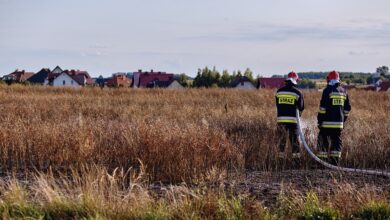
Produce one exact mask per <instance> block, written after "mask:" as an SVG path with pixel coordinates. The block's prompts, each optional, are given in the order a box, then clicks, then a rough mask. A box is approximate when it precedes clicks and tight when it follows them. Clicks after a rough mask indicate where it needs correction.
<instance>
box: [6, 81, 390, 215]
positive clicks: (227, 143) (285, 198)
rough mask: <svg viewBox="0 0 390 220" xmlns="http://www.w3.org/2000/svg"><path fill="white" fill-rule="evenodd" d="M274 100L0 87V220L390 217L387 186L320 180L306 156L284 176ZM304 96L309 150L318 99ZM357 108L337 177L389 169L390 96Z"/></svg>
mask: <svg viewBox="0 0 390 220" xmlns="http://www.w3.org/2000/svg"><path fill="white" fill-rule="evenodd" d="M274 93H275V91H270V90H258V91H237V90H228V89H226V90H225V89H190V90H184V91H168V90H131V89H103V90H101V89H99V88H86V89H77V90H75V89H55V88H45V87H26V86H1V88H0V106H1V111H0V172H1V176H2V180H1V181H0V188H1V190H0V205H1V206H0V211H1V213H2V216H3V218H18V217H20V218H22V217H26V216H28V217H32V218H46V219H58V218H95V219H125V218H128V219H134V218H136V219H139V218H141V219H142V218H152V219H154V218H162V219H178V218H179V219H188V218H195V219H197V218H208V219H215V218H219V219H226V218H232V219H240V218H241V219H247V218H255V219H258V218H260V219H261V218H268V219H273V218H275V219H278V218H287V219H288V218H299V217H305V216H306V217H307V216H316V215H321V216H331V217H336V218H353V217H356V218H358V217H361V218H364V215H365V214H366V213H371V212H372V213H374V214H375V213H377V212H379V213H380V211H383V210H384V211H383V213H385V214H386V213H387V216H388V217H390V216H389V215H390V205H389V202H388V201H389V192H390V186H389V185H390V181H389V180H388V179H386V178H383V177H371V176H365V175H352V174H345V173H339V172H330V171H326V170H325V171H324V170H313V163H314V162H313V161H312V160H310V159H309V157H308V155H307V154H305V155H304V159H303V162H302V165H301V167H300V169H298V170H290V171H289V170H287V171H286V170H283V171H281V167H279V165H278V163H277V160H276V158H277V148H276V145H277V141H278V138H277V137H276V124H275V121H276V120H275V115H276V113H275V106H274V105H275V103H274V102H275V100H274V95H275V94H274ZM304 95H305V105H306V110H305V111H304V114H303V125H304V128H305V135H306V139H307V140H308V142H309V144H310V145H311V146H314V145H315V143H316V135H317V128H316V127H317V126H316V114H317V110H318V103H319V99H320V95H321V94H320V93H319V92H317V91H305V92H304ZM350 98H351V103H352V112H351V114H350V117H349V119H348V122H347V124H346V128H345V130H344V134H343V139H344V149H343V159H342V166H348V167H355V168H369V169H377V170H390V169H389V167H390V159H389V158H390V135H389V133H390V118H389V109H390V94H389V93H374V92H365V91H364V92H363V91H351V92H350ZM335 198H336V199H335ZM346 202H348V203H349V204H351V205H348V206H346V205H345V203H346ZM367 210H368V211H367ZM378 210H379V211H378ZM375 211H376V212H375ZM372 213H371V214H372ZM374 214H372V215H374ZM382 215H383V214H382ZM362 216H363V217H362ZM385 217H386V216H385ZM384 219H386V218H384Z"/></svg>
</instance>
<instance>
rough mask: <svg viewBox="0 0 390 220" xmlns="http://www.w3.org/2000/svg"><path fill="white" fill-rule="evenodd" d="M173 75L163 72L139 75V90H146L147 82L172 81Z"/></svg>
mask: <svg viewBox="0 0 390 220" xmlns="http://www.w3.org/2000/svg"><path fill="white" fill-rule="evenodd" d="M173 76H174V75H173V74H171V73H165V72H145V73H141V74H140V76H139V85H138V87H140V88H146V87H147V86H148V84H149V82H152V81H170V80H172V79H173Z"/></svg>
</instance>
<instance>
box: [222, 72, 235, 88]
mask: <svg viewBox="0 0 390 220" xmlns="http://www.w3.org/2000/svg"><path fill="white" fill-rule="evenodd" d="M231 82H232V76H231V75H230V74H229V72H228V71H227V70H224V71H222V76H221V79H220V80H219V86H220V87H227V86H228V85H229V84H230V83H231Z"/></svg>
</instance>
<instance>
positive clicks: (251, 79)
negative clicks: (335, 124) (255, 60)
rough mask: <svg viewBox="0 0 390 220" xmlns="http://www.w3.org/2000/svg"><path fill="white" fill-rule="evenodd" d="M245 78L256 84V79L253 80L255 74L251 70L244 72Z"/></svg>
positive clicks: (247, 69)
mask: <svg viewBox="0 0 390 220" xmlns="http://www.w3.org/2000/svg"><path fill="white" fill-rule="evenodd" d="M244 76H246V77H248V79H249V80H250V81H252V82H255V79H254V78H253V72H252V70H251V69H249V68H246V70H245V72H244Z"/></svg>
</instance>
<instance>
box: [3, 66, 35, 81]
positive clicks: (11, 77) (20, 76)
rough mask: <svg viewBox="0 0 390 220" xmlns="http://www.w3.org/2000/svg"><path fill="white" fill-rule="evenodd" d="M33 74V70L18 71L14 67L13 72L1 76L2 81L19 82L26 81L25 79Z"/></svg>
mask: <svg viewBox="0 0 390 220" xmlns="http://www.w3.org/2000/svg"><path fill="white" fill-rule="evenodd" d="M33 75H34V73H33V72H26V71H25V70H21V71H19V70H18V69H16V70H15V71H14V72H12V73H10V74H7V75H5V76H3V81H6V82H7V83H13V82H17V83H20V82H25V81H27V79H28V78H30V77H31V76H33Z"/></svg>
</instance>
